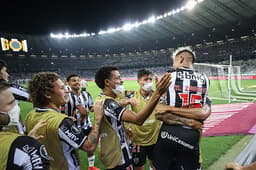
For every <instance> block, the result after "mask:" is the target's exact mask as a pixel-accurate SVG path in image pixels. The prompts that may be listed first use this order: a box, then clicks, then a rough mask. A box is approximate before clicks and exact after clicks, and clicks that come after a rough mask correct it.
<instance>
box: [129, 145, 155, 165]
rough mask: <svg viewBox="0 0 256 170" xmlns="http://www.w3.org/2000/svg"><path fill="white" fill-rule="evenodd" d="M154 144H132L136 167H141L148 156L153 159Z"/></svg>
mask: <svg viewBox="0 0 256 170" xmlns="http://www.w3.org/2000/svg"><path fill="white" fill-rule="evenodd" d="M154 147H155V144H154V145H149V146H140V145H136V144H132V158H133V165H134V167H141V166H143V165H145V164H146V161H147V157H148V159H149V160H152V159H153V151H154Z"/></svg>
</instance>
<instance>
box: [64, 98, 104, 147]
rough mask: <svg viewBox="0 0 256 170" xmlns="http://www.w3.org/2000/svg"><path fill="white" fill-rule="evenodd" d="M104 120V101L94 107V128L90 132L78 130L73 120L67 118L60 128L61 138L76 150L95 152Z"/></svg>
mask: <svg viewBox="0 0 256 170" xmlns="http://www.w3.org/2000/svg"><path fill="white" fill-rule="evenodd" d="M102 118H103V110H102V101H98V102H97V103H96V105H95V107H94V126H93V128H92V129H91V131H90V132H88V131H86V130H85V129H83V128H78V127H77V125H76V124H75V123H74V121H73V120H72V119H70V118H65V119H64V120H63V121H62V122H61V124H60V126H59V137H60V139H61V140H62V141H65V143H68V144H69V145H70V146H72V147H73V148H75V149H78V148H80V149H82V150H84V151H86V152H94V151H95V149H96V147H97V144H98V139H99V134H100V126H101V121H102Z"/></svg>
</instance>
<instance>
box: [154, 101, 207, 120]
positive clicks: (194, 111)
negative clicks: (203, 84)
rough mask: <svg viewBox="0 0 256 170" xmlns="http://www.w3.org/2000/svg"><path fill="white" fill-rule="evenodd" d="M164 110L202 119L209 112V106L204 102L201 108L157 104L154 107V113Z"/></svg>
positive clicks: (163, 111)
mask: <svg viewBox="0 0 256 170" xmlns="http://www.w3.org/2000/svg"><path fill="white" fill-rule="evenodd" d="M165 112H170V113H174V114H176V115H179V116H182V117H186V118H190V119H195V120H200V121H204V120H205V119H207V118H208V117H209V115H210V114H211V107H210V106H209V105H207V104H206V105H204V106H203V107H202V108H180V107H173V106H168V105H162V104H159V105H158V106H157V108H156V114H161V113H165Z"/></svg>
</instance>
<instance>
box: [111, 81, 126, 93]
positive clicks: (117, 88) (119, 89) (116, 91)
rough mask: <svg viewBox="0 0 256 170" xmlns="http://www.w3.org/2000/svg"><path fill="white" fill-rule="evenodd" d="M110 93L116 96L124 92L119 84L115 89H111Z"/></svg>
mask: <svg viewBox="0 0 256 170" xmlns="http://www.w3.org/2000/svg"><path fill="white" fill-rule="evenodd" d="M112 91H113V92H114V93H115V94H116V95H117V96H118V95H120V94H121V93H123V92H124V86H123V85H121V84H116V88H115V89H112Z"/></svg>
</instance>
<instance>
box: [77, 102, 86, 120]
mask: <svg viewBox="0 0 256 170" xmlns="http://www.w3.org/2000/svg"><path fill="white" fill-rule="evenodd" d="M76 108H77V110H78V111H79V112H80V114H81V120H82V121H83V120H84V119H85V118H86V117H87V116H88V112H87V110H86V109H85V107H84V106H83V105H77V106H76Z"/></svg>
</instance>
